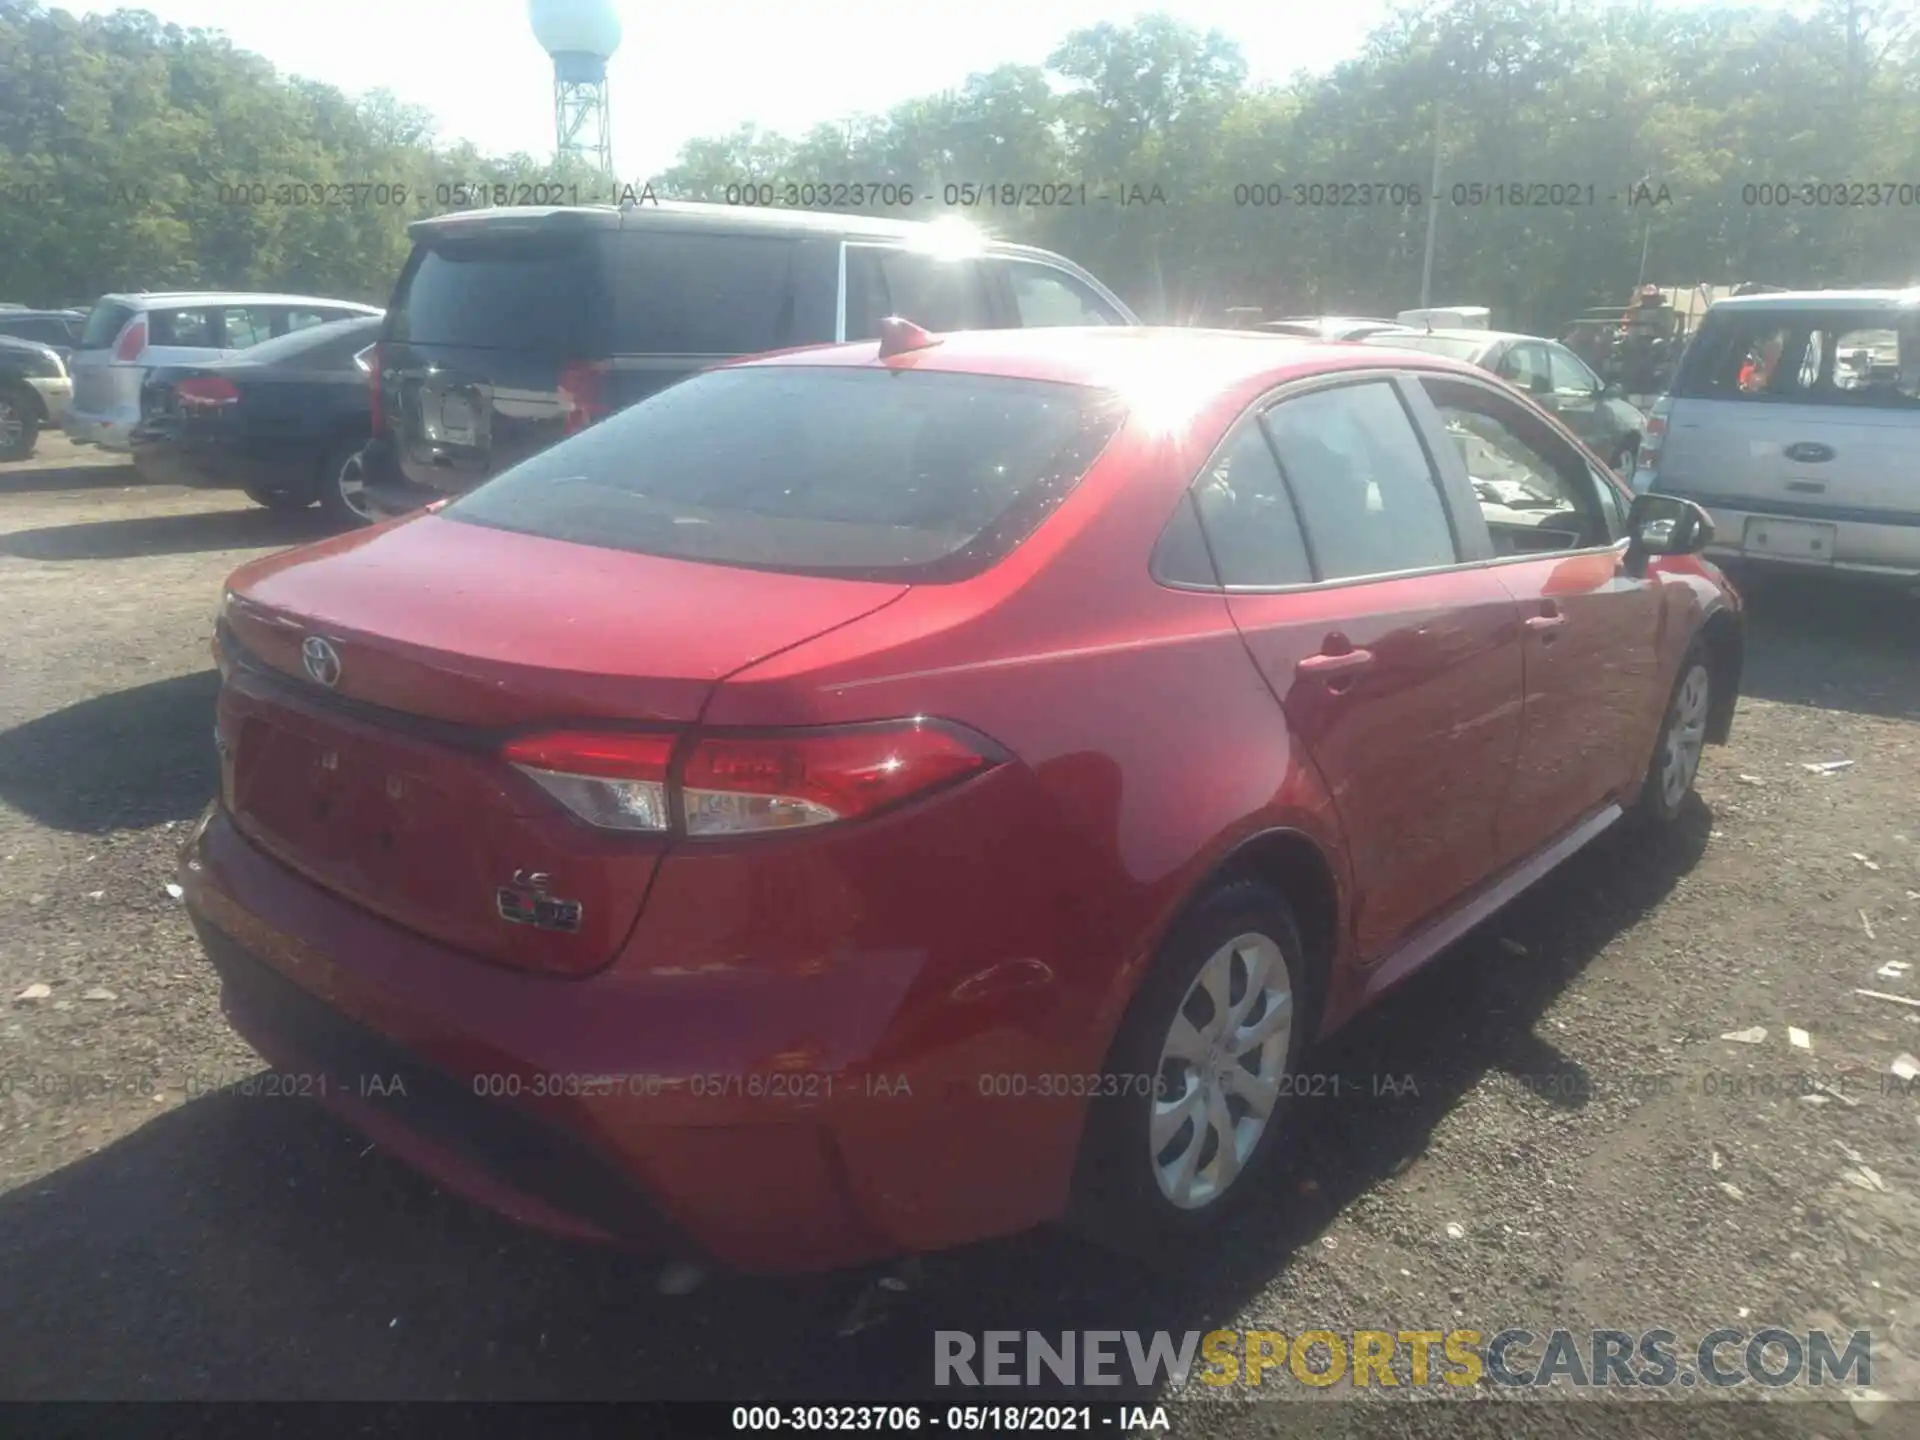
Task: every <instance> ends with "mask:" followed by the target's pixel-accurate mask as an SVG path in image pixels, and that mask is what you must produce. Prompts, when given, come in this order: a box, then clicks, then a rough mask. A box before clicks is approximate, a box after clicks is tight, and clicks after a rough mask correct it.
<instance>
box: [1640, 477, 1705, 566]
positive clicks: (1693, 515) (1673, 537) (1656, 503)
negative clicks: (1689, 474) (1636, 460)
mask: <svg viewBox="0 0 1920 1440" xmlns="http://www.w3.org/2000/svg"><path fill="white" fill-rule="evenodd" d="M1712 543H1713V517H1712V516H1710V515H1708V514H1707V512H1706V511H1705V510H1702V509H1701V508H1700V507H1699V506H1698V505H1696V504H1694V503H1693V502H1692V501H1691V500H1683V499H1681V498H1680V497H1679V496H1678V495H1654V494H1642V495H1636V496H1634V497H1633V508H1632V509H1630V510H1629V511H1628V512H1627V569H1628V571H1629V573H1631V574H1634V575H1640V574H1644V573H1645V572H1646V562H1647V558H1648V557H1649V556H1653V555H1698V554H1699V553H1700V552H1701V551H1703V550H1705V549H1706V548H1707V546H1709V545H1711V544H1712Z"/></svg>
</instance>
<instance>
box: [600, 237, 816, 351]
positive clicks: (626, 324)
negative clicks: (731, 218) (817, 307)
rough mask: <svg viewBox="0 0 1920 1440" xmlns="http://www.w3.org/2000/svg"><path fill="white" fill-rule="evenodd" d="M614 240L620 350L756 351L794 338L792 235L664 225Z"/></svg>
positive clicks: (796, 248)
mask: <svg viewBox="0 0 1920 1440" xmlns="http://www.w3.org/2000/svg"><path fill="white" fill-rule="evenodd" d="M616 243H617V245H618V247H619V249H618V252H617V253H618V255H619V264H618V270H617V274H618V276H619V287H618V288H619V294H618V298H617V300H616V307H617V314H618V317H619V318H618V321H617V324H616V326H615V331H614V340H615V346H616V348H617V349H618V350H619V351H620V352H621V353H622V354H629V355H726V356H737V355H754V354H758V353H760V352H761V351H764V350H780V349H784V348H785V347H786V346H788V345H792V344H794V343H795V340H794V303H795V295H794V272H795V265H796V262H797V258H798V251H799V245H798V243H797V242H796V241H794V240H793V239H791V238H789V237H786V236H762V235H703V234H696V233H693V232H690V231H677V230H662V231H656V232H653V233H640V234H627V235H623V236H622V237H621V238H620V239H619V240H618V241H617V242H616Z"/></svg>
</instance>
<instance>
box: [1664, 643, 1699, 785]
mask: <svg viewBox="0 0 1920 1440" xmlns="http://www.w3.org/2000/svg"><path fill="white" fill-rule="evenodd" d="M1711 690H1712V681H1711V680H1710V679H1709V678H1708V676H1707V667H1706V666H1705V665H1702V664H1699V663H1697V662H1696V663H1695V664H1694V666H1693V667H1692V668H1691V669H1690V670H1688V671H1687V674H1686V678H1685V679H1684V680H1682V681H1681V682H1680V688H1679V690H1678V691H1677V692H1676V693H1675V694H1674V697H1673V713H1672V714H1671V715H1670V716H1669V717H1668V719H1667V735H1666V745H1665V749H1664V751H1663V753H1662V755H1661V759H1660V798H1661V799H1662V800H1664V801H1665V802H1666V804H1667V807H1668V808H1669V809H1674V808H1677V807H1678V806H1679V804H1680V802H1681V801H1682V800H1684V799H1686V796H1687V791H1688V790H1690V789H1692V788H1693V777H1694V776H1695V775H1697V774H1698V773H1699V771H1700V751H1701V748H1702V747H1703V746H1704V745H1705V744H1706V740H1707V705H1708V701H1709V699H1710V696H1711Z"/></svg>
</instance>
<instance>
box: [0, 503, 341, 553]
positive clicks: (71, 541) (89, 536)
mask: <svg viewBox="0 0 1920 1440" xmlns="http://www.w3.org/2000/svg"><path fill="white" fill-rule="evenodd" d="M336 528H337V527H336V526H334V525H333V524H332V522H331V521H329V520H328V518H327V516H326V515H325V514H324V513H323V512H322V511H321V510H320V509H319V508H318V507H314V508H310V509H306V510H294V511H278V510H266V509H262V508H260V507H257V506H251V505H249V506H247V508H245V509H240V510H206V511H200V512H197V513H195V514H191V515H145V516H141V517H139V518H137V519H132V520H97V521H95V522H93V523H92V524H86V525H49V526H46V527H44V528H42V529H39V530H20V531H16V532H15V533H14V534H12V535H0V554H7V555H17V556H19V557H20V558H21V559H23V560H129V559H136V558H139V557H141V556H147V555H192V554H197V553H199V552H201V551H206V550H255V549H266V548H269V547H279V546H290V545H304V544H306V543H307V542H308V541H310V540H319V539H322V538H324V537H325V536H328V535H331V534H333V533H334V531H335V529H336Z"/></svg>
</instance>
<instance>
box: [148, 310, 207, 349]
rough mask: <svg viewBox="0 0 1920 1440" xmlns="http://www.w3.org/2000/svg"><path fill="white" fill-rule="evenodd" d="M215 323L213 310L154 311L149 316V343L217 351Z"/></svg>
mask: <svg viewBox="0 0 1920 1440" xmlns="http://www.w3.org/2000/svg"><path fill="white" fill-rule="evenodd" d="M213 322H214V312H213V311H211V310H154V311H152V312H150V313H149V314H148V316H147V343H148V344H149V345H183V346H188V347H192V348H197V349H202V350H217V349H219V348H220V342H219V340H218V339H216V338H215V327H214V323H213Z"/></svg>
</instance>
